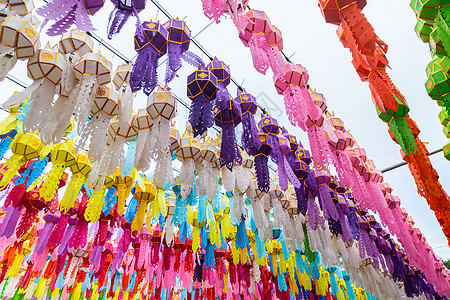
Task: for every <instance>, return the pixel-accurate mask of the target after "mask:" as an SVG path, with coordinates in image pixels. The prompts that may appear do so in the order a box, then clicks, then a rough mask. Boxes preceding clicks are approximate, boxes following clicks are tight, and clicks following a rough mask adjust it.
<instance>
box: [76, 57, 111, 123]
mask: <svg viewBox="0 0 450 300" xmlns="http://www.w3.org/2000/svg"><path fill="white" fill-rule="evenodd" d="M111 68H112V64H111V62H109V61H108V60H107V59H106V58H105V57H103V56H102V55H101V54H100V53H92V52H88V53H86V54H84V55H83V56H82V57H81V58H80V59H79V60H77V61H76V62H75V64H74V67H73V69H74V72H75V77H76V78H77V79H78V80H80V82H79V83H78V84H77V86H76V87H75V88H74V89H73V91H72V92H71V94H70V97H69V100H70V101H73V102H74V103H75V120H76V121H77V123H78V130H79V131H81V130H82V129H83V128H84V125H85V122H86V120H87V117H88V114H89V111H90V108H91V104H92V101H93V100H94V98H95V93H96V91H97V87H99V86H104V85H106V84H108V83H109V82H110V81H111Z"/></svg>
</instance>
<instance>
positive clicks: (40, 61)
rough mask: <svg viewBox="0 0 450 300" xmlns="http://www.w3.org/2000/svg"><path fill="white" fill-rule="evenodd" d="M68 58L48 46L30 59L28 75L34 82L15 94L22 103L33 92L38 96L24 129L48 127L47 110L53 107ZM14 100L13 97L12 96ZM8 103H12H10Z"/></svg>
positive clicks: (15, 97) (39, 129)
mask: <svg viewBox="0 0 450 300" xmlns="http://www.w3.org/2000/svg"><path fill="white" fill-rule="evenodd" d="M65 63H66V60H65V58H64V56H63V55H62V54H60V53H59V52H57V51H56V50H53V49H51V48H50V46H49V45H48V44H47V46H46V47H45V48H44V49H39V51H38V52H36V54H35V55H34V56H33V57H32V58H31V59H29V60H28V66H27V67H28V76H29V77H30V78H31V79H33V80H34V82H33V83H32V84H31V85H30V86H29V87H28V88H27V89H26V90H25V91H24V92H22V94H21V93H19V94H16V95H14V99H17V100H18V101H19V102H20V103H21V102H23V101H24V100H25V99H26V98H27V97H28V96H30V94H31V93H35V94H34V95H36V97H35V98H34V99H33V101H32V102H31V104H30V106H29V110H28V114H27V117H26V119H25V121H24V124H23V127H24V131H25V132H28V131H35V130H36V131H38V132H39V133H40V132H42V129H43V128H45V127H46V125H47V124H48V122H50V123H52V122H53V120H49V119H48V115H47V112H48V111H50V110H51V109H52V102H53V95H54V94H55V90H56V86H57V85H58V84H60V82H61V77H62V72H63V70H64V68H65ZM11 100H12V98H11ZM7 105H10V104H9V103H8V104H7Z"/></svg>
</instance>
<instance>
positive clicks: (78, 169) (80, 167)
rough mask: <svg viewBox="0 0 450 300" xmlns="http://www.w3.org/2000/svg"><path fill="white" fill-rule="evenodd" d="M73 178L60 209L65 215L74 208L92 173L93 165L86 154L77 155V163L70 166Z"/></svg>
mask: <svg viewBox="0 0 450 300" xmlns="http://www.w3.org/2000/svg"><path fill="white" fill-rule="evenodd" d="M70 171H71V172H72V176H71V177H70V181H69V183H68V184H67V187H66V191H65V192H64V196H63V197H62V199H61V202H60V204H59V209H60V211H61V212H63V213H67V212H68V211H69V210H70V209H71V208H73V207H74V204H75V200H76V199H77V197H78V194H79V193H80V190H81V187H82V186H83V184H84V183H85V182H86V178H87V176H88V175H89V173H90V172H91V163H90V162H89V156H88V154H87V153H86V152H82V153H78V154H76V155H75V161H74V163H73V164H72V165H71V166H70Z"/></svg>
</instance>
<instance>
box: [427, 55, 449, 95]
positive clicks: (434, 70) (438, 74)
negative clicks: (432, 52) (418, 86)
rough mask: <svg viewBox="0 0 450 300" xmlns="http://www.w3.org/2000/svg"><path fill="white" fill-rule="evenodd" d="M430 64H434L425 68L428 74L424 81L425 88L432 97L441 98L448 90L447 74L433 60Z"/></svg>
mask: <svg viewBox="0 0 450 300" xmlns="http://www.w3.org/2000/svg"><path fill="white" fill-rule="evenodd" d="M430 64H434V66H431V67H429V68H427V70H429V75H428V79H427V81H426V83H425V88H426V89H427V93H428V95H429V96H430V97H431V98H432V99H434V100H442V97H443V96H445V95H447V94H448V93H449V92H450V83H449V80H448V75H447V73H446V72H445V70H444V69H443V68H441V67H440V66H439V65H438V64H437V63H436V61H435V60H434V61H432V62H431V63H430Z"/></svg>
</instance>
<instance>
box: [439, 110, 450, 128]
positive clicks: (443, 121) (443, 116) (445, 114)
mask: <svg viewBox="0 0 450 300" xmlns="http://www.w3.org/2000/svg"><path fill="white" fill-rule="evenodd" d="M439 121H441V124H442V125H444V126H447V125H448V123H449V121H450V117H449V116H448V111H447V110H446V109H445V108H443V109H442V110H441V112H440V113H439Z"/></svg>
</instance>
